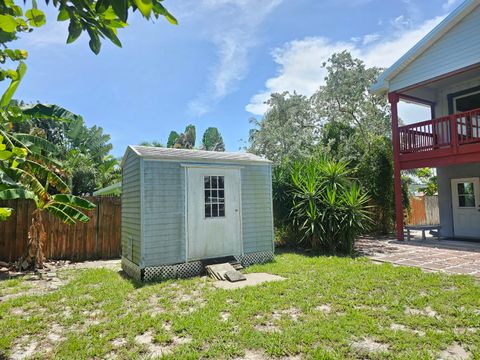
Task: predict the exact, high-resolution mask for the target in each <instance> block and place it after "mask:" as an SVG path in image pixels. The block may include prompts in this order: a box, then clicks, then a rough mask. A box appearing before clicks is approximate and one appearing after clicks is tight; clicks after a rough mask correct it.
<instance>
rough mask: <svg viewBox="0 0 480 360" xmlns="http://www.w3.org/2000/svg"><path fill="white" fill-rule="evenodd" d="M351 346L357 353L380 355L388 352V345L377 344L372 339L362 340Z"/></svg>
mask: <svg viewBox="0 0 480 360" xmlns="http://www.w3.org/2000/svg"><path fill="white" fill-rule="evenodd" d="M351 346H352V348H353V349H355V350H356V351H360V352H365V353H380V352H387V351H388V344H385V343H381V342H377V341H375V340H373V339H372V338H364V339H362V340H358V341H354V342H352V344H351Z"/></svg>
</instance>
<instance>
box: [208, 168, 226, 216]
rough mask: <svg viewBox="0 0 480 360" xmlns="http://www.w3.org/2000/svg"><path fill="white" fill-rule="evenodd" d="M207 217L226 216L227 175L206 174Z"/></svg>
mask: <svg viewBox="0 0 480 360" xmlns="http://www.w3.org/2000/svg"><path fill="white" fill-rule="evenodd" d="M203 179H204V184H205V186H204V192H205V217H206V218H216V217H225V177H224V176H204V178H203Z"/></svg>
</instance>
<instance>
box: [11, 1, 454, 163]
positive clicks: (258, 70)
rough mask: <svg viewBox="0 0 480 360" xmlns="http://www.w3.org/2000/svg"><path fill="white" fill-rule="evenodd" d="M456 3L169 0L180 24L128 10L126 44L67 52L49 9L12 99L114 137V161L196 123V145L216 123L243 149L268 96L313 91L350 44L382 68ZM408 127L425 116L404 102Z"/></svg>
mask: <svg viewBox="0 0 480 360" xmlns="http://www.w3.org/2000/svg"><path fill="white" fill-rule="evenodd" d="M460 2H461V1H459V0H429V1H421V0H328V1H327V0H322V1H319V0H260V1H259V0H182V1H172V0H165V2H164V4H165V6H166V7H167V8H168V9H169V10H170V11H171V12H172V13H173V14H174V15H175V16H176V17H177V18H178V20H179V23H180V24H179V26H172V25H170V24H169V23H167V22H166V21H165V20H162V21H156V22H146V21H144V20H143V19H141V18H140V17H139V15H138V14H135V15H134V16H132V17H131V19H130V20H131V21H130V25H129V26H128V28H126V29H124V30H122V31H121V32H120V39H121V40H122V43H123V48H117V47H116V46H114V45H112V44H109V43H108V42H104V43H103V46H102V51H101V52H100V54H99V55H98V56H96V55H94V54H93V53H92V52H90V50H89V49H88V45H87V38H86V36H85V35H82V38H81V39H80V40H79V41H77V42H76V43H74V44H70V45H66V44H65V39H66V34H67V32H66V26H67V24H66V23H58V22H56V21H55V19H56V15H55V14H54V13H53V12H52V11H51V10H48V9H46V12H47V21H48V23H47V26H45V27H44V28H41V29H38V30H36V31H35V32H33V33H31V34H25V35H23V36H22V39H21V40H19V41H17V44H16V46H18V47H21V48H25V49H26V50H28V51H29V59H28V61H27V66H28V72H27V75H26V77H25V79H24V81H23V82H22V84H21V86H20V88H19V90H18V92H17V95H16V96H17V98H19V99H23V100H25V101H31V102H34V101H42V102H48V103H55V104H59V105H61V106H64V107H66V108H67V109H69V110H71V111H73V112H76V113H78V114H80V115H82V116H83V117H84V119H85V121H86V123H87V124H88V125H99V126H102V127H103V128H104V129H105V132H107V133H109V134H110V135H111V136H112V143H113V145H114V151H113V152H114V154H115V155H116V156H119V155H122V154H123V152H124V150H125V148H126V146H127V145H129V144H137V143H139V142H141V141H143V140H158V141H161V142H163V143H166V140H167V136H168V133H169V132H170V130H172V129H174V130H177V131H183V129H184V128H185V126H186V125H187V124H189V123H193V124H195V125H196V127H197V142H199V140H200V138H201V135H202V134H203V131H204V130H205V129H206V128H207V127H209V126H216V127H218V128H219V130H220V132H221V133H222V135H223V137H224V140H225V143H226V147H227V150H230V151H236V150H238V149H239V148H240V147H242V146H244V145H245V143H244V142H243V141H242V139H243V140H246V139H247V138H248V131H249V129H250V124H249V118H251V117H252V116H261V114H262V113H263V112H264V111H265V110H266V108H265V105H263V101H264V100H265V99H267V98H268V94H269V93H271V92H273V91H277V92H278V91H285V90H290V91H293V90H296V91H297V92H299V93H302V94H305V95H311V94H312V93H313V92H314V91H315V90H316V89H317V88H318V87H319V86H320V85H322V83H323V78H324V76H325V72H324V70H323V69H322V67H321V64H322V62H324V61H325V60H327V59H328V57H329V56H330V55H331V54H332V53H333V52H336V51H341V50H344V49H347V50H349V51H351V52H352V53H353V54H354V55H355V56H357V57H359V58H361V59H363V60H364V61H365V62H366V63H367V64H368V65H372V66H373V65H375V66H382V67H387V66H389V65H391V64H392V63H393V62H394V61H395V60H396V59H397V58H398V57H400V56H401V55H402V54H403V53H404V52H405V51H407V50H408V49H409V48H410V47H411V46H413V44H414V43H415V42H416V41H418V40H419V39H420V38H421V37H422V36H423V35H425V34H426V33H427V32H428V31H429V30H431V29H432V28H433V27H434V26H435V25H436V24H438V22H440V21H441V19H443V18H444V16H445V15H446V14H448V13H449V12H450V11H451V10H452V9H453V8H455V7H456V6H457V5H458V4H459V3H460ZM401 111H402V113H401V115H403V118H404V119H406V122H412V121H418V120H422V119H423V117H425V116H428V111H424V110H421V111H419V110H418V109H412V108H411V107H403V108H402V109H401Z"/></svg>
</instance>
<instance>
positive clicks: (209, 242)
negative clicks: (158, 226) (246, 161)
mask: <svg viewBox="0 0 480 360" xmlns="http://www.w3.org/2000/svg"><path fill="white" fill-rule="evenodd" d="M240 192H241V187H240V170H239V169H229V168H220V167H218V168H215V167H188V168H187V229H188V230H187V231H188V234H187V254H188V260H199V259H208V258H215V257H223V256H229V255H239V254H241V252H242V241H241V208H240Z"/></svg>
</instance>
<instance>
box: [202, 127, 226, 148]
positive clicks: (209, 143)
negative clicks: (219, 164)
mask: <svg viewBox="0 0 480 360" xmlns="http://www.w3.org/2000/svg"><path fill="white" fill-rule="evenodd" d="M202 149H203V150H209V151H225V144H224V142H223V138H222V135H221V134H220V132H219V131H218V129H217V128H216V127H209V128H208V129H207V130H205V132H204V133H203V138H202Z"/></svg>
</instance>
